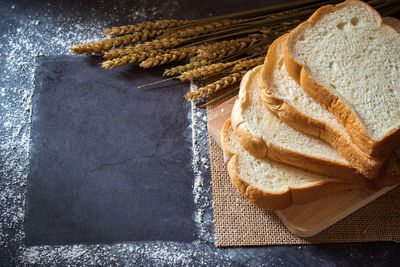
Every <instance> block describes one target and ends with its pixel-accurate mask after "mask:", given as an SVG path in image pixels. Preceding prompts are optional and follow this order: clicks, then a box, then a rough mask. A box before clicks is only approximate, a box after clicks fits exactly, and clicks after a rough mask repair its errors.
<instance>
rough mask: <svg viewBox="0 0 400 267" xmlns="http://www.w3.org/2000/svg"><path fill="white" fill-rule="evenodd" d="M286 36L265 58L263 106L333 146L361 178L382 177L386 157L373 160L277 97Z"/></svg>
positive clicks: (262, 88) (281, 38)
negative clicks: (275, 79) (277, 75)
mask: <svg viewBox="0 0 400 267" xmlns="http://www.w3.org/2000/svg"><path fill="white" fill-rule="evenodd" d="M287 36H288V35H287V34H286V35H283V36H281V37H279V38H278V39H276V40H275V41H274V42H273V43H272V45H271V46H270V49H269V50H268V54H267V56H266V57H265V63H264V65H263V69H262V71H261V75H260V81H259V83H260V87H261V99H262V101H263V103H264V105H265V106H266V107H267V108H268V109H269V110H270V111H271V112H272V113H274V114H275V115H277V116H278V117H279V118H280V119H281V120H282V121H284V122H285V123H287V124H288V125H290V126H291V127H293V128H295V129H297V130H299V131H301V132H305V133H307V134H310V135H313V136H316V137H319V138H321V139H322V140H324V141H326V142H327V143H329V144H331V145H332V146H333V147H334V148H335V149H336V150H337V151H338V152H339V153H340V154H341V155H342V156H343V158H345V159H346V160H347V161H348V162H349V164H350V165H351V166H353V167H354V168H355V169H356V170H358V171H359V172H360V173H361V174H363V175H365V176H366V177H368V178H375V177H379V176H381V167H382V166H383V164H384V162H385V160H386V158H387V157H382V158H371V157H369V156H368V155H367V154H366V153H363V152H362V151H361V150H360V149H358V148H357V147H355V146H354V145H353V144H351V143H349V140H347V139H346V138H345V137H343V136H342V134H341V133H340V132H339V131H337V129H334V128H333V127H331V126H330V125H328V124H326V123H324V122H322V121H319V120H316V119H314V118H312V117H310V116H307V115H305V114H303V113H301V112H299V111H298V110H297V109H296V108H295V107H293V106H292V104H291V103H290V102H289V101H288V100H286V99H284V98H280V97H278V96H276V95H275V94H274V92H275V89H274V87H273V85H272V84H273V71H274V69H275V68H276V67H275V66H276V65H277V64H278V59H279V53H280V49H278V46H281V45H282V44H283V43H284V42H285V41H286V38H287ZM349 174H350V175H351V176H356V175H360V174H357V173H354V172H353V173H350V170H347V171H343V172H341V176H342V177H348V175H349Z"/></svg>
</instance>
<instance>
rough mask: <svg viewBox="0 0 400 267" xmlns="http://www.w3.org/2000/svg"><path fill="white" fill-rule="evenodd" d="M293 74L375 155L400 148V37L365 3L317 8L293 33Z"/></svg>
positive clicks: (288, 51)
mask: <svg viewBox="0 0 400 267" xmlns="http://www.w3.org/2000/svg"><path fill="white" fill-rule="evenodd" d="M285 65H286V69H287V72H288V73H289V75H290V76H291V77H292V78H293V79H294V80H295V81H297V82H299V83H300V85H301V87H302V88H303V89H304V91H306V92H307V93H308V94H309V95H310V96H311V97H312V98H314V99H315V100H316V101H317V102H318V103H320V104H321V105H322V106H323V107H324V108H326V109H328V110H329V111H330V112H331V113H333V114H334V115H335V117H336V118H337V119H338V121H339V122H340V123H341V124H342V125H343V126H344V128H345V129H346V132H347V133H348V134H349V136H350V137H351V139H352V140H353V142H354V143H355V144H356V145H357V146H358V147H360V148H361V150H363V151H364V152H365V153H367V154H368V155H370V156H371V157H378V156H382V155H386V154H388V153H389V152H390V151H392V150H393V148H395V147H396V146H398V145H399V144H400V108H399V107H400V34H399V33H397V32H396V31H395V30H394V29H393V28H392V27H390V26H388V25H385V24H383V23H382V18H381V17H380V15H379V14H378V13H377V12H376V11H375V10H374V9H372V8H371V7H370V6H368V5H367V4H365V3H364V2H361V1H357V0H348V1H346V2H344V3H341V4H338V5H336V6H332V5H328V6H324V7H321V8H320V9H318V10H317V11H316V12H315V13H314V14H313V15H312V16H311V17H310V18H309V19H308V20H307V21H306V22H303V23H302V24H300V25H299V26H298V27H296V28H295V29H294V30H293V31H291V32H290V34H289V37H288V39H287V43H286V46H285Z"/></svg>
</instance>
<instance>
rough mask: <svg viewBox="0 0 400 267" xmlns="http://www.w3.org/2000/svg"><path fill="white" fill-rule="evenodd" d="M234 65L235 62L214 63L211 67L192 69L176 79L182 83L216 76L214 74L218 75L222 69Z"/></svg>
mask: <svg viewBox="0 0 400 267" xmlns="http://www.w3.org/2000/svg"><path fill="white" fill-rule="evenodd" d="M235 63H236V62H228V63H215V64H212V65H208V66H204V67H200V68H197V69H193V70H190V71H187V72H184V73H182V74H181V75H180V76H179V77H178V78H179V79H180V80H181V81H184V80H190V79H194V78H199V77H201V76H210V75H216V74H218V73H220V72H221V71H223V70H224V69H227V68H229V67H230V66H232V65H233V64H235Z"/></svg>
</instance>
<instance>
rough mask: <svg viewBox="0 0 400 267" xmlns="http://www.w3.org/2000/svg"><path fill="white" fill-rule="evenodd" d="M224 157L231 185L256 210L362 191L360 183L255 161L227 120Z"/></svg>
mask: <svg viewBox="0 0 400 267" xmlns="http://www.w3.org/2000/svg"><path fill="white" fill-rule="evenodd" d="M221 139H222V140H221V143H222V147H223V149H224V153H225V154H228V155H231V157H230V160H229V162H228V173H229V177H230V179H231V181H232V184H233V185H234V186H235V187H236V189H237V190H238V191H239V192H240V193H241V194H242V195H243V196H244V197H246V198H247V199H249V201H250V202H252V203H253V204H255V205H256V206H258V207H260V208H263V209H269V210H279V209H284V208H286V207H288V206H289V205H290V204H292V203H305V202H310V201H313V200H316V199H319V198H321V197H324V196H326V195H329V194H333V193H336V192H343V191H347V190H356V189H357V190H365V191H366V192H368V190H367V188H366V187H365V185H364V184H362V183H352V182H345V180H343V179H341V180H340V179H335V178H329V177H327V176H323V175H320V174H316V173H313V172H308V171H305V170H302V169H299V168H295V167H292V166H289V165H286V164H281V163H277V162H274V161H270V160H267V159H258V158H255V157H254V156H252V155H251V154H249V153H248V152H247V151H246V150H245V149H243V148H242V146H241V145H240V143H239V142H238V141H237V139H236V137H235V134H234V132H233V129H232V127H231V123H230V120H229V119H228V120H227V121H226V122H225V125H224V128H223V129H222V136H221Z"/></svg>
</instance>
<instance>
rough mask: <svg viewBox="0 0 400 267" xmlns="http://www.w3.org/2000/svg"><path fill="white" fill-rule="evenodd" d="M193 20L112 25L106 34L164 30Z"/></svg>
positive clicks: (106, 30)
mask: <svg viewBox="0 0 400 267" xmlns="http://www.w3.org/2000/svg"><path fill="white" fill-rule="evenodd" d="M192 22H193V21H188V20H157V21H154V22H153V21H148V22H145V23H139V24H136V25H126V26H120V27H112V28H109V29H105V30H104V34H108V35H124V34H129V33H133V32H140V31H143V30H148V31H151V30H164V29H168V28H172V27H176V26H180V25H184V24H187V23H192Z"/></svg>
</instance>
